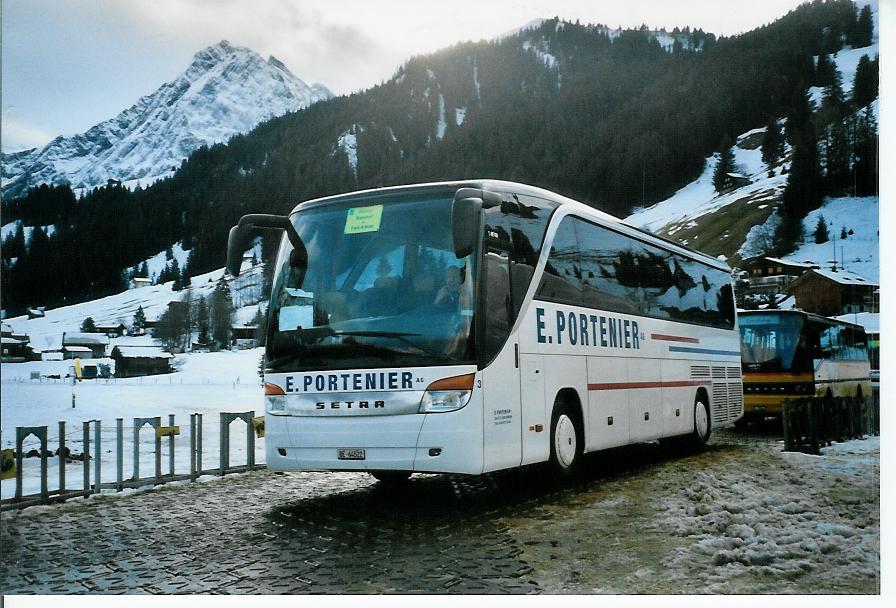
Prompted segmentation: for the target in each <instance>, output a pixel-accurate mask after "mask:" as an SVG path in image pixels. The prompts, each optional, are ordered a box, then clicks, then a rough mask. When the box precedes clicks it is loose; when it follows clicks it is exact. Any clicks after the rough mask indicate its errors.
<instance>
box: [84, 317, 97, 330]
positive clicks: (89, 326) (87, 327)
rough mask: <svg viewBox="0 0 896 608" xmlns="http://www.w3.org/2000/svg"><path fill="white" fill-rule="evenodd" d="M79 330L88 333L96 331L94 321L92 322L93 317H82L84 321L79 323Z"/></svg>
mask: <svg viewBox="0 0 896 608" xmlns="http://www.w3.org/2000/svg"><path fill="white" fill-rule="evenodd" d="M81 331H83V332H84V333H88V334H90V333H94V332H95V331H96V323H95V322H94V320H93V317H87V318H86V319H84V322H83V323H81Z"/></svg>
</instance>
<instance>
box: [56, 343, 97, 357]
mask: <svg viewBox="0 0 896 608" xmlns="http://www.w3.org/2000/svg"><path fill="white" fill-rule="evenodd" d="M100 356H102V355H100ZM62 358H63V359H95V358H96V357H94V356H93V351H92V350H90V348H89V347H87V346H63V347H62Z"/></svg>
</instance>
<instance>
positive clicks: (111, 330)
mask: <svg viewBox="0 0 896 608" xmlns="http://www.w3.org/2000/svg"><path fill="white" fill-rule="evenodd" d="M127 329H128V328H127V327H125V325H124V323H114V324H113V323H108V324H103V325H96V332H97V333H100V334H106V336H108V337H110V338H118V337H121V336H123V335H124V334H125V332H126V331H127Z"/></svg>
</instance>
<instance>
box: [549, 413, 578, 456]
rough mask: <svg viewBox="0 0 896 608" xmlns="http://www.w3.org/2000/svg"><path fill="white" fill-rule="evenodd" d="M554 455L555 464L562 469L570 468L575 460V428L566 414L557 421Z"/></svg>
mask: <svg viewBox="0 0 896 608" xmlns="http://www.w3.org/2000/svg"><path fill="white" fill-rule="evenodd" d="M554 453H555V454H556V455H557V462H559V463H560V465H561V466H562V467H563V468H564V469H568V468H569V467H570V466H572V463H573V461H574V460H575V459H576V427H575V425H574V424H573V421H572V420H571V419H570V418H569V416H567V415H566V414H562V415H561V416H560V418H558V419H557V429H556V431H555V433H554Z"/></svg>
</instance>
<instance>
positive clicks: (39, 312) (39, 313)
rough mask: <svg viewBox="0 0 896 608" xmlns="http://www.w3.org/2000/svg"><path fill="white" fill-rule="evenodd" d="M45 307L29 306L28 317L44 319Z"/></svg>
mask: <svg viewBox="0 0 896 608" xmlns="http://www.w3.org/2000/svg"><path fill="white" fill-rule="evenodd" d="M44 316H45V315H44V309H43V308H29V309H28V318H29V319H43V318H44Z"/></svg>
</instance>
